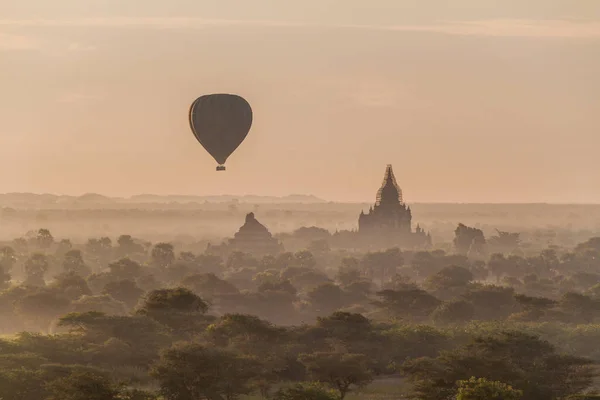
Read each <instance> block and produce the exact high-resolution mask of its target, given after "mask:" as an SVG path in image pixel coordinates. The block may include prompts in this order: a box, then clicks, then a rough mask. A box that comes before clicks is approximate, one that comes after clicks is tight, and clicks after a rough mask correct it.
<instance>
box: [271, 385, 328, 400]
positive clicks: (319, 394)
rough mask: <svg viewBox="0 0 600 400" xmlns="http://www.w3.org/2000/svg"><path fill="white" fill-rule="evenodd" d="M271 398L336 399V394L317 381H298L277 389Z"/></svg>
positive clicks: (273, 399)
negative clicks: (290, 385) (292, 384)
mask: <svg viewBox="0 0 600 400" xmlns="http://www.w3.org/2000/svg"><path fill="white" fill-rule="evenodd" d="M271 399H272V400H337V399H338V396H337V395H336V393H335V392H334V391H332V390H330V389H326V388H324V387H323V386H321V385H320V384H318V383H299V384H296V385H294V386H292V387H288V388H283V389H279V390H278V391H277V392H276V393H275V394H274V395H273V396H272V397H271Z"/></svg>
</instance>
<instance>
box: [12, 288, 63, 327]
mask: <svg viewBox="0 0 600 400" xmlns="http://www.w3.org/2000/svg"><path fill="white" fill-rule="evenodd" d="M70 304H71V301H70V300H69V299H68V298H67V297H65V296H63V295H61V294H59V293H56V292H55V291H50V290H48V289H40V290H37V291H35V292H33V293H30V294H27V295H25V296H24V297H22V298H21V299H19V300H17V302H16V303H15V308H16V310H17V312H18V313H19V314H21V315H22V316H23V317H25V318H26V319H28V320H30V321H31V322H32V323H33V326H34V327H35V328H37V329H39V330H46V329H47V328H48V327H49V325H50V322H51V321H52V320H53V319H55V318H57V317H58V316H60V315H62V314H64V313H66V312H67V310H68V309H69V306H70Z"/></svg>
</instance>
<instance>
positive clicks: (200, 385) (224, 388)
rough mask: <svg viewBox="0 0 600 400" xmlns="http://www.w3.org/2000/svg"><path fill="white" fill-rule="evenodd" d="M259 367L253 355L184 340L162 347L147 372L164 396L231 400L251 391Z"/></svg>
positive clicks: (181, 399) (169, 398)
mask: <svg viewBox="0 0 600 400" xmlns="http://www.w3.org/2000/svg"><path fill="white" fill-rule="evenodd" d="M259 370H260V363H259V362H258V361H257V360H256V359H254V358H251V357H247V356H242V355H238V354H236V353H233V352H230V351H226V350H222V349H218V348H210V347H206V346H203V345H201V344H198V343H184V344H179V345H175V346H174V347H172V348H170V349H168V350H166V351H164V352H163V353H162V355H161V358H160V361H158V362H157V363H156V364H154V366H153V367H152V369H151V375H152V376H153V377H154V378H155V379H156V380H157V381H158V383H159V385H160V393H161V394H162V395H163V396H164V397H165V399H166V400H204V399H211V400H221V399H227V400H232V399H236V398H238V397H239V396H241V395H244V394H249V393H251V392H252V382H253V380H254V379H255V378H257V377H258V376H257V371H259Z"/></svg>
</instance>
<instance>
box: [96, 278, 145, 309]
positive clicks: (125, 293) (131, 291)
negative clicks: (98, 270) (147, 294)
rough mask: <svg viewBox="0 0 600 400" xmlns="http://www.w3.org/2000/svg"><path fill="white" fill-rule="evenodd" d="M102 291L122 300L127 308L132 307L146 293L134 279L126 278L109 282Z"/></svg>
mask: <svg viewBox="0 0 600 400" xmlns="http://www.w3.org/2000/svg"><path fill="white" fill-rule="evenodd" d="M102 293H103V294H107V295H110V296H112V297H113V298H114V299H115V300H118V301H122V302H123V303H124V304H125V305H126V306H127V308H129V309H132V308H134V307H135V306H136V304H137V303H138V301H139V300H140V298H141V297H142V295H143V294H144V290H142V289H140V288H139V287H138V286H137V285H136V283H135V282H134V281H131V280H124V281H116V282H108V283H107V284H106V286H104V289H103V290H102Z"/></svg>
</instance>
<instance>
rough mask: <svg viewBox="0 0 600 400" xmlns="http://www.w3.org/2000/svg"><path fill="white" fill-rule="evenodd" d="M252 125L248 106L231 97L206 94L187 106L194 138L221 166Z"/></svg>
mask: <svg viewBox="0 0 600 400" xmlns="http://www.w3.org/2000/svg"><path fill="white" fill-rule="evenodd" d="M251 126H252V108H251V107H250V104H248V102H247V101H246V100H244V99H243V98H242V97H240V96H237V95H234V94H209V95H205V96H202V97H199V98H198V99H196V101H194V103H193V104H192V106H191V107H190V127H191V128H192V132H194V136H196V139H198V142H200V144H201V145H202V146H203V147H204V148H205V149H206V151H207V152H208V153H209V154H210V155H211V156H212V157H213V158H214V159H215V161H217V162H218V163H219V164H221V165H222V164H225V161H227V158H228V157H229V156H230V155H231V154H232V153H233V152H234V151H235V149H237V148H238V146H239V145H240V144H241V143H242V142H243V141H244V139H245V138H246V136H247V135H248V132H249V131H250V127H251ZM223 169H224V168H223Z"/></svg>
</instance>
